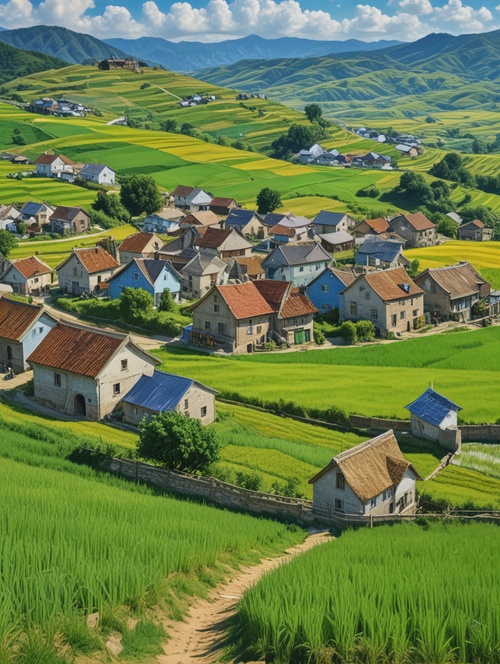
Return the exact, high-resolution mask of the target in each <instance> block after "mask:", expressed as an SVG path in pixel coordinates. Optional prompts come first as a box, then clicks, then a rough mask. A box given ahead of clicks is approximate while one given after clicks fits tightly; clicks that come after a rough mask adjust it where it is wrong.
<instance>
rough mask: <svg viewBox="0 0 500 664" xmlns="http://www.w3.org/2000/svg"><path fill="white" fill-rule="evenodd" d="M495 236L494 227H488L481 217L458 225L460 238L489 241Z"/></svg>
mask: <svg viewBox="0 0 500 664" xmlns="http://www.w3.org/2000/svg"><path fill="white" fill-rule="evenodd" d="M492 237H493V229H492V228H488V227H487V226H486V224H484V223H483V222H482V221H480V220H479V219H474V221H469V222H468V223H466V224H462V225H461V226H459V227H458V239H459V240H472V241H473V242H488V241H489V240H491V238H492Z"/></svg>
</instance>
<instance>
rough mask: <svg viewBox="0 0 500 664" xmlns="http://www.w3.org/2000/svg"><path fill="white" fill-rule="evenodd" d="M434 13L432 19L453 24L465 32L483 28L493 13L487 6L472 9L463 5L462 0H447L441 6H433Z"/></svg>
mask: <svg viewBox="0 0 500 664" xmlns="http://www.w3.org/2000/svg"><path fill="white" fill-rule="evenodd" d="M434 14H435V16H436V18H435V19H433V20H434V21H438V22H439V23H440V24H443V23H444V24H451V25H453V24H455V25H456V26H458V28H460V29H461V30H464V31H466V32H473V31H476V30H477V31H481V30H484V29H485V23H487V22H488V21H491V20H493V14H492V13H491V12H490V10H489V9H488V8H487V7H480V8H479V9H474V7H471V6H470V5H464V4H463V3H462V0H448V2H447V3H446V4H445V5H443V7H435V9H434Z"/></svg>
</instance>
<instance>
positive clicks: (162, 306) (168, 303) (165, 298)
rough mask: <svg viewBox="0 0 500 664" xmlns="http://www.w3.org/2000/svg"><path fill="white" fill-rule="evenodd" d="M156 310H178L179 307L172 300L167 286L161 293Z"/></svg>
mask: <svg viewBox="0 0 500 664" xmlns="http://www.w3.org/2000/svg"><path fill="white" fill-rule="evenodd" d="M158 311H179V307H178V305H177V304H176V302H175V301H174V298H173V297H172V293H171V292H170V289H169V288H165V290H164V291H163V293H162V294H161V298H160V302H159V304H158Z"/></svg>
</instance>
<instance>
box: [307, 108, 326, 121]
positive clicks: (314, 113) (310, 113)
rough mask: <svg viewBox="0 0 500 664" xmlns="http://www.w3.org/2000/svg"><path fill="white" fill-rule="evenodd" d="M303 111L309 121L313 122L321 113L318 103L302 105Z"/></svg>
mask: <svg viewBox="0 0 500 664" xmlns="http://www.w3.org/2000/svg"><path fill="white" fill-rule="evenodd" d="M304 113H305V114H306V117H307V119H308V120H309V122H314V121H315V120H316V121H318V120H319V119H320V117H321V116H322V115H323V109H322V108H321V106H319V104H307V106H305V107H304Z"/></svg>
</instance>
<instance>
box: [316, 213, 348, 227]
mask: <svg viewBox="0 0 500 664" xmlns="http://www.w3.org/2000/svg"><path fill="white" fill-rule="evenodd" d="M348 216H349V215H346V214H345V212H328V211H327V210H321V211H320V212H318V214H317V215H316V216H315V217H314V219H313V221H312V223H313V224H319V225H321V226H337V225H338V224H340V222H341V221H342V219H344V218H345V217H348Z"/></svg>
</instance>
